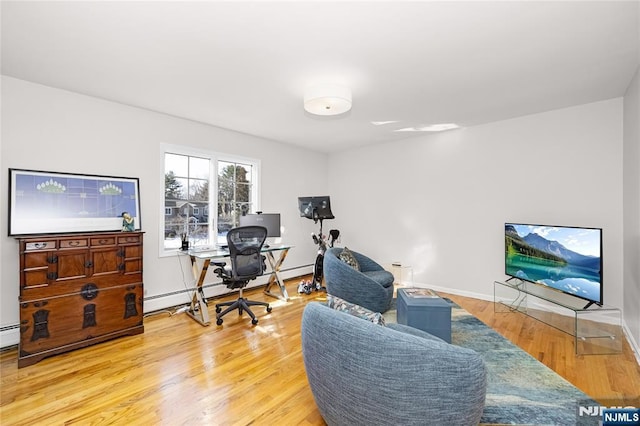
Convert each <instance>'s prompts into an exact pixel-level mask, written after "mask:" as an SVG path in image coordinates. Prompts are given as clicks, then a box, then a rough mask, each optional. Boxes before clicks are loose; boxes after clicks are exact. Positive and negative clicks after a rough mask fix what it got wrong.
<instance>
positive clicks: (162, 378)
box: [0, 279, 640, 425]
mask: <svg viewBox="0 0 640 426" xmlns="http://www.w3.org/2000/svg"><path fill="white" fill-rule="evenodd" d="M298 281H299V279H296V280H290V281H288V282H287V289H288V291H289V294H290V295H291V296H292V298H291V300H290V301H289V302H287V303H285V302H281V301H277V300H275V299H273V298H271V297H268V296H265V295H264V294H263V293H262V291H260V290H251V291H247V292H246V293H245V294H246V295H247V296H248V297H249V298H251V299H255V300H267V301H269V302H270V303H272V306H273V312H272V313H271V314H267V313H266V312H265V311H264V309H261V308H256V310H255V312H256V314H257V315H258V318H259V319H260V323H259V324H258V325H257V326H255V327H253V326H251V324H250V321H249V320H248V319H247V318H248V317H247V316H246V315H245V316H244V317H243V318H240V317H238V316H237V315H235V314H229V315H227V317H225V322H224V325H223V326H222V327H217V326H216V325H215V324H213V325H211V326H209V327H202V326H201V325H199V324H198V323H196V322H195V321H193V320H192V319H191V318H189V317H187V316H186V315H184V314H180V315H175V316H170V315H169V314H167V313H158V314H156V315H151V316H149V317H147V318H146V319H145V333H144V334H141V335H138V336H130V337H125V338H121V339H117V340H114V341H110V342H106V343H102V344H99V345H96V346H92V347H89V348H84V349H80V350H77V351H74V352H70V353H67V354H62V355H58V356H55V357H52V358H48V359H45V360H43V361H41V362H39V363H37V364H35V365H32V366H29V367H26V368H22V369H18V368H17V351H16V349H9V350H5V351H3V352H2V353H0V373H1V401H0V424H2V425H38V424H42V425H60V424H69V425H71V424H81V425H87V424H128V425H130V424H145V425H151V424H153V425H160V424H162V425H182V424H191V423H194V424H207V425H208V424H212V425H213V424H215V425H247V424H254V425H274V424H302V425H323V424H324V422H323V420H322V418H321V416H320V414H319V412H318V410H317V408H316V405H315V403H314V401H313V396H312V395H311V391H310V390H309V386H308V383H307V379H306V376H305V372H304V366H303V363H302V355H301V350H300V318H301V314H302V310H303V309H304V306H305V305H306V303H308V302H309V301H312V300H324V295H323V294H322V293H312V294H310V295H304V294H303V295H300V294H298V293H297V292H296V289H297V283H298ZM443 295H444V296H447V297H450V298H451V299H452V300H454V301H455V302H456V303H458V304H459V305H460V306H462V307H464V308H465V309H467V310H468V311H469V312H471V313H472V314H474V315H475V316H477V317H478V318H480V319H481V320H482V321H484V322H485V323H487V324H488V325H490V326H492V327H493V328H495V329H496V330H497V331H498V332H500V333H501V334H503V335H504V336H506V337H507V338H509V339H511V340H512V341H513V342H514V343H516V344H518V345H519V346H521V347H523V348H524V349H525V350H526V351H528V352H529V353H531V354H532V355H533V356H535V357H536V358H537V359H539V360H540V361H542V362H544V363H545V364H547V365H548V366H549V367H551V368H553V369H554V370H556V371H557V372H558V373H559V374H560V375H562V376H563V377H565V378H566V379H567V380H569V381H570V382H572V383H574V384H575V385H576V386H577V387H579V388H580V389H582V390H583V391H585V392H586V393H587V394H589V395H590V396H592V397H594V398H596V399H598V400H602V401H603V402H607V403H608V402H609V401H611V400H612V399H615V400H616V401H620V402H624V404H625V405H635V406H639V405H640V397H639V392H640V391H639V390H640V367H639V366H638V364H637V363H636V362H635V359H634V357H633V354H632V353H631V351H630V348H629V346H628V345H625V347H624V353H623V354H621V355H606V356H601V355H599V356H583V357H576V356H575V355H574V354H573V344H572V340H571V337H570V336H568V335H566V334H564V333H562V332H559V331H557V330H555V329H554V328H552V327H549V326H546V325H544V324H542V323H539V322H538V321H535V320H533V319H530V318H528V317H526V316H524V315H521V314H494V312H493V304H492V303H490V302H486V301H482V300H476V299H470V298H465V297H461V296H455V295H449V294H443ZM229 298H230V297H227V298H226V299H229ZM211 302H215V301H213V300H212V301H210V306H211V307H210V311H211V313H212V315H213V307H212V305H213V303H211ZM336 397H339V396H336Z"/></svg>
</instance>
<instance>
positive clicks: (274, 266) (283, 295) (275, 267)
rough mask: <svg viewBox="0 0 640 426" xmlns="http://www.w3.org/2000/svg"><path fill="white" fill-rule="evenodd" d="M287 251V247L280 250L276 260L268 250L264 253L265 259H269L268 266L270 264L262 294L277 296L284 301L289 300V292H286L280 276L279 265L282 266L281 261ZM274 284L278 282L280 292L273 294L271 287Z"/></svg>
mask: <svg viewBox="0 0 640 426" xmlns="http://www.w3.org/2000/svg"><path fill="white" fill-rule="evenodd" d="M287 253H289V249H284V250H282V251H281V252H280V258H279V259H278V261H277V262H276V259H275V257H274V256H273V252H271V251H268V252H267V253H266V257H267V260H268V261H269V266H271V275H270V276H269V283H268V284H267V287H266V288H265V289H264V294H267V295H269V296H272V297H277V298H278V299H280V300H284V301H285V302H288V301H289V294H288V293H287V288H286V287H285V286H284V281H282V277H280V267H281V266H282V262H284V259H285V257H287ZM274 284H278V287H280V294H274V293H272V292H271V287H272V286H273V285H274Z"/></svg>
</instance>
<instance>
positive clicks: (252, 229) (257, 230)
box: [227, 226, 267, 281]
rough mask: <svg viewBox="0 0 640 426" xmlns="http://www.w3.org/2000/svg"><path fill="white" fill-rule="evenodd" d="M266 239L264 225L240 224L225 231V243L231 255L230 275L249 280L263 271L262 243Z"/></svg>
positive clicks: (233, 277)
mask: <svg viewBox="0 0 640 426" xmlns="http://www.w3.org/2000/svg"><path fill="white" fill-rule="evenodd" d="M266 239H267V228H265V227H264V226H240V227H238V228H232V229H231V230H229V232H228V233H227V245H228V246H229V255H230V257H231V277H232V279H233V280H234V281H235V280H251V279H254V278H256V277H257V276H259V275H262V273H263V272H264V261H263V259H262V254H260V251H261V250H262V245H263V244H264V241H265V240H266Z"/></svg>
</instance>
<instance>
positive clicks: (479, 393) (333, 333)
mask: <svg viewBox="0 0 640 426" xmlns="http://www.w3.org/2000/svg"><path fill="white" fill-rule="evenodd" d="M301 333H302V355H303V360H304V366H305V370H306V373H307V379H308V380H309V385H310V387H311V392H312V393H313V397H314V399H315V401H316V404H317V406H318V410H319V411H320V414H321V415H322V417H323V418H324V420H325V421H326V422H327V424H328V425H329V426H333V425H350V426H351V425H426V424H433V425H456V426H459V425H477V424H478V422H479V421H480V417H481V416H482V412H483V409H484V403H485V396H486V386H487V370H486V367H485V364H484V362H483V360H482V358H481V357H480V355H478V354H477V353H476V352H475V351H473V350H471V349H466V348H462V347H459V346H455V345H451V344H449V343H446V342H444V341H443V340H441V339H439V338H437V337H435V336H432V335H430V334H428V333H426V332H424V331H422V330H419V329H416V328H412V327H408V326H403V325H401V324H388V325H387V326H386V327H385V326H381V325H377V324H373V323H371V322H369V321H367V320H364V319H361V318H357V317H355V316H353V315H350V314H348V313H345V312H340V311H336V310H333V309H331V308H329V307H327V306H325V305H323V304H321V303H318V302H311V303H309V304H307V306H306V307H305V309H304V313H303V315H302V328H301Z"/></svg>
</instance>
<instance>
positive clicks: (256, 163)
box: [158, 144, 261, 257]
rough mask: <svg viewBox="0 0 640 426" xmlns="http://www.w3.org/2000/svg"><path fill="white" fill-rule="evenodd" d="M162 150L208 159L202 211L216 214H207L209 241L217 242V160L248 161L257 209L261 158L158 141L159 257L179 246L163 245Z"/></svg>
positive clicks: (164, 210)
mask: <svg viewBox="0 0 640 426" xmlns="http://www.w3.org/2000/svg"><path fill="white" fill-rule="evenodd" d="M165 154H177V155H185V156H191V157H200V158H206V159H208V160H209V162H210V163H209V164H210V168H209V176H210V180H209V204H208V206H207V207H205V211H206V210H207V209H208V211H209V212H214V213H215V214H210V215H209V223H208V228H209V236H210V238H209V241H210V242H211V243H212V244H216V243H218V241H217V238H218V232H217V230H218V208H217V207H218V162H220V161H225V162H229V163H241V164H247V165H251V166H252V168H251V170H252V174H251V186H252V188H251V189H252V190H251V204H252V206H254V212H255V211H260V200H261V197H260V180H261V172H260V170H261V167H260V165H261V164H260V160H259V159H256V158H249V157H242V156H238V155H233V154H226V153H221V152H216V151H209V150H203V149H198V148H192V147H188V146H184V145H173V144H160V167H159V169H160V179H159V181H160V207H159V214H158V217H159V218H160V223H159V224H158V232H159V234H158V235H159V236H160V238H159V239H158V246H159V255H160V257H166V256H173V255H175V253H176V251H178V250H179V249H166V248H165V247H164V229H165V213H166V207H165V199H164V191H165V188H164V183H165V181H164V170H165V165H164V158H165Z"/></svg>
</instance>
